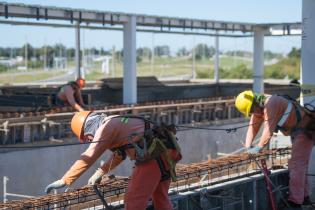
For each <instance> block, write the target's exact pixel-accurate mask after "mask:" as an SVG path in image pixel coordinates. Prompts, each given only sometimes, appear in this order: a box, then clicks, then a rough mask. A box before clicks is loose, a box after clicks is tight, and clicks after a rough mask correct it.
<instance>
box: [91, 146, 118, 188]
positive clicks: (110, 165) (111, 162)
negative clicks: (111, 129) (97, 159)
mask: <svg viewBox="0 0 315 210" xmlns="http://www.w3.org/2000/svg"><path fill="white" fill-rule="evenodd" d="M122 161H123V158H122V156H121V155H119V154H118V153H117V152H114V153H113V154H112V155H111V157H110V158H109V159H108V160H107V161H106V163H105V164H103V165H102V167H100V168H98V169H97V170H96V171H95V173H94V174H93V175H92V176H91V177H90V179H89V181H88V184H89V185H94V184H96V183H97V184H99V183H100V182H101V181H102V177H103V176H104V175H105V174H108V172H110V171H111V170H113V169H114V168H115V167H116V166H118V165H119V164H120V163H121V162H122Z"/></svg>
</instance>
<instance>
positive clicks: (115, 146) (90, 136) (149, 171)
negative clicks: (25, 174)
mask: <svg viewBox="0 0 315 210" xmlns="http://www.w3.org/2000/svg"><path fill="white" fill-rule="evenodd" d="M151 126H152V123H150V122H149V121H147V120H145V119H143V118H141V117H135V116H129V117H128V116H117V115H116V116H106V115H104V114H101V113H94V112H90V111H82V112H77V113H76V114H75V115H74V116H73V118H72V121H71V129H72V131H73V132H74V133H75V134H76V136H77V137H78V138H79V139H80V142H81V143H84V142H91V144H90V146H89V147H88V148H87V150H86V151H85V152H83V153H82V154H81V158H80V159H79V160H77V161H76V162H75V163H74V164H73V165H72V167H71V168H70V169H69V170H68V171H67V172H66V173H65V175H64V176H63V177H62V178H61V179H59V180H57V181H55V182H53V183H51V184H49V185H48V186H47V187H46V189H45V191H46V193H49V192H50V191H51V190H52V189H57V188H61V187H64V186H66V185H68V186H69V185H71V184H72V183H73V182H74V181H75V180H76V179H78V178H79V177H80V176H81V175H82V174H83V173H84V172H85V171H86V170H87V169H88V168H89V167H90V166H91V165H92V164H93V163H94V162H95V161H96V160H97V159H98V158H99V157H100V156H101V155H102V154H103V153H104V152H105V151H106V150H108V149H110V150H111V151H112V152H113V154H112V155H111V157H110V158H109V159H108V161H106V162H105V163H104V164H103V165H102V166H101V167H100V168H99V169H97V171H96V172H95V173H94V174H93V175H92V176H91V178H90V179H89V180H88V184H90V185H94V184H96V183H99V182H100V181H101V179H102V176H103V175H105V174H108V172H109V171H111V170H112V169H114V168H115V167H116V166H117V165H119V164H120V163H121V162H122V161H123V160H124V159H125V158H126V156H128V157H129V158H130V159H131V160H135V161H136V164H135V167H134V169H133V173H132V176H131V179H130V181H129V183H128V187H127V190H126V193H125V198H124V201H125V209H127V210H145V209H146V207H147V203H148V201H149V199H150V198H152V200H153V205H154V208H155V209H163V210H169V209H173V207H172V204H171V202H170V200H169V198H168V189H169V186H170V182H171V178H172V179H173V180H176V174H175V164H176V163H177V162H178V161H179V160H180V159H181V154H180V148H179V146H178V143H177V140H176V137H175V134H176V130H175V127H171V126H166V125H161V126H155V127H154V126H153V127H152V128H150V127H151Z"/></svg>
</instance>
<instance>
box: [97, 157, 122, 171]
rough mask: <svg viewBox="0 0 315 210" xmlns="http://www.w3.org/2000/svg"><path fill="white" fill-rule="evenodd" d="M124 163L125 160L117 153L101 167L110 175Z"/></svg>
mask: <svg viewBox="0 0 315 210" xmlns="http://www.w3.org/2000/svg"><path fill="white" fill-rule="evenodd" d="M122 161H123V158H122V156H121V155H119V154H118V153H117V152H114V153H113V154H112V155H111V156H110V157H109V158H108V160H107V161H106V162H105V163H104V164H103V165H102V166H101V169H102V170H103V171H104V172H105V173H108V172H109V171H111V170H113V169H114V168H116V166H118V165H119V164H120V163H121V162H122Z"/></svg>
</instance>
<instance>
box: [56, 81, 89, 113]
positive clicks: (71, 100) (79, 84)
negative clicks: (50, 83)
mask: <svg viewBox="0 0 315 210" xmlns="http://www.w3.org/2000/svg"><path fill="white" fill-rule="evenodd" d="M84 86H85V80H84V79H82V78H79V79H77V80H76V81H72V82H69V83H67V84H65V85H63V86H61V87H60V88H59V91H58V93H57V96H56V100H57V102H56V105H60V104H62V105H68V106H69V105H70V106H71V107H73V108H74V109H75V110H77V111H84V108H83V107H84V103H83V99H82V96H81V89H82V88H83V87H84Z"/></svg>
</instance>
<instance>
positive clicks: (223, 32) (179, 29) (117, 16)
mask: <svg viewBox="0 0 315 210" xmlns="http://www.w3.org/2000/svg"><path fill="white" fill-rule="evenodd" d="M1 16H2V17H4V18H5V20H2V21H0V23H1V24H14V25H35V26H36V25H37V26H53V27H75V24H74V22H78V23H80V25H81V27H83V28H90V29H102V30H104V29H106V30H122V29H123V27H122V25H123V24H124V23H125V22H126V21H127V20H128V17H129V16H136V17H137V18H136V21H137V31H142V32H153V33H179V34H197V35H208V36H230V37H244V36H252V35H253V32H254V30H255V28H256V27H260V28H263V29H265V30H266V35H267V36H273V35H300V34H301V23H276V24H252V23H241V22H227V21H213V20H201V19H189V18H177V17H165V16H163V17H162V16H152V15H142V14H132V13H118V12H108V11H97V10H84V9H73V8H61V7H52V6H41V5H26V4H14V3H7V2H0V17H1ZM9 18H15V19H14V20H13V21H12V20H9ZM17 18H20V19H19V20H16V19H17ZM21 20H22V21H21ZM58 21H65V22H62V23H59V22H58ZM84 24H85V26H84Z"/></svg>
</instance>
